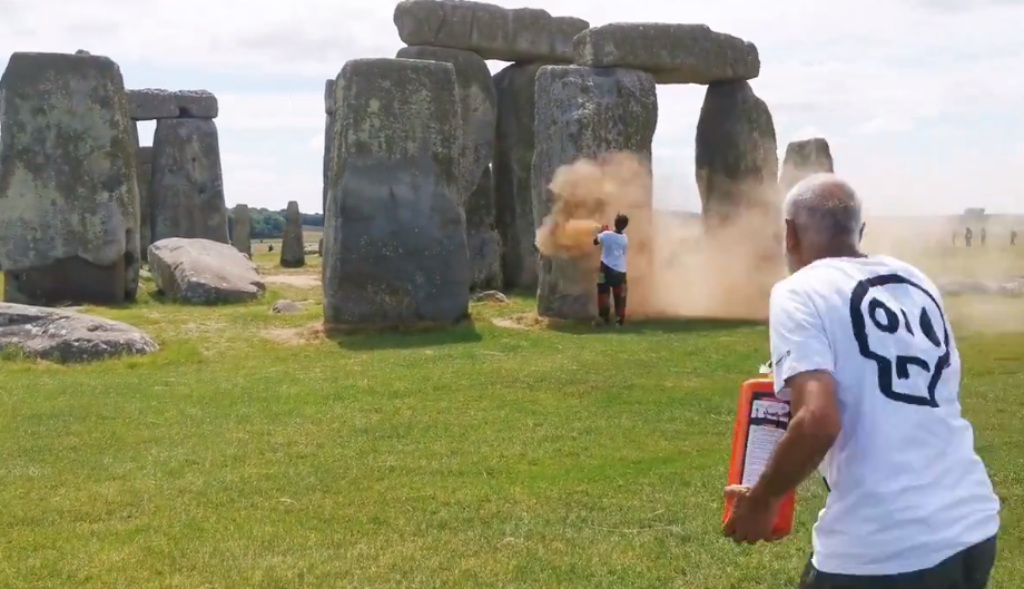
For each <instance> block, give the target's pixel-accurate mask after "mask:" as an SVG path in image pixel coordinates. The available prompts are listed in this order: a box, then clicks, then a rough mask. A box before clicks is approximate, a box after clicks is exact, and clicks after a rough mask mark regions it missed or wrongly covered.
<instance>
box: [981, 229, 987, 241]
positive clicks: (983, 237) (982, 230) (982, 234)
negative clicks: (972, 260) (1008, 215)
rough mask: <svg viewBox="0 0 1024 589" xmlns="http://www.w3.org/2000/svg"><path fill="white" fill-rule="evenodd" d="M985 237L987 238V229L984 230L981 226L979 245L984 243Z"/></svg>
mask: <svg viewBox="0 0 1024 589" xmlns="http://www.w3.org/2000/svg"><path fill="white" fill-rule="evenodd" d="M987 238H988V231H985V228H984V227H982V228H981V245H985V240H986V239H987Z"/></svg>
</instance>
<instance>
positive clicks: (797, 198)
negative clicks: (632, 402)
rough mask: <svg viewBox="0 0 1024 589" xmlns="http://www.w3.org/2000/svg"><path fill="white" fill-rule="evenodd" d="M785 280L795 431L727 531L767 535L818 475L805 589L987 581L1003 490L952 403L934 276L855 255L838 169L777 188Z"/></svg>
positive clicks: (853, 215) (775, 365)
mask: <svg viewBox="0 0 1024 589" xmlns="http://www.w3.org/2000/svg"><path fill="white" fill-rule="evenodd" d="M784 211H785V223H786V242H785V252H786V262H787V266H788V267H789V270H790V272H791V274H790V276H789V277H788V278H786V279H784V280H782V281H780V282H779V283H777V284H776V285H775V286H774V287H773V288H772V293H771V300H770V302H769V319H768V333H769V339H770V345H771V357H772V358H773V362H772V372H773V379H774V382H775V391H776V393H777V394H778V395H779V396H780V397H782V398H784V399H788V400H789V401H790V403H791V416H790V419H789V427H788V429H787V431H786V433H785V434H784V435H783V436H782V439H781V440H780V441H779V443H778V446H777V447H776V449H775V451H774V453H773V455H772V457H771V458H770V460H769V461H768V465H767V467H766V468H765V469H764V471H763V474H762V475H761V476H760V478H759V479H758V480H757V482H756V483H755V484H754V485H753V486H752V487H747V486H730V487H727V488H726V489H725V492H726V495H727V496H728V497H730V498H732V499H734V500H735V503H734V508H733V511H732V514H731V516H730V518H729V520H728V521H727V522H726V523H725V525H724V530H723V531H724V533H725V535H726V536H728V537H730V538H732V539H733V540H734V541H736V542H746V543H751V544H752V543H756V542H758V541H762V540H767V541H771V540H773V537H772V524H773V523H774V520H775V516H776V508H777V506H778V504H779V501H781V499H782V498H783V497H785V496H786V494H788V493H789V492H790V491H792V490H793V489H795V488H796V487H797V486H798V485H800V483H801V482H803V481H804V479H806V478H807V477H808V476H811V475H812V473H814V472H815V471H816V470H817V471H818V472H819V473H820V475H821V476H822V477H823V479H824V482H825V488H826V489H827V490H828V497H827V499H826V500H825V506H824V508H823V509H822V510H821V512H820V513H819V514H818V521H817V522H816V523H815V524H814V528H813V531H812V533H811V544H812V554H811V558H810V561H809V562H808V563H807V565H806V568H805V569H804V573H803V576H802V578H801V580H800V584H799V587H800V588H801V589H984V588H985V587H987V586H988V582H989V575H990V573H991V571H992V568H993V566H994V564H995V560H996V542H997V540H996V536H997V534H998V532H999V526H1000V521H999V509H1000V504H999V498H998V497H997V496H996V494H995V491H994V490H993V488H992V482H991V480H990V479H989V476H988V473H987V472H986V469H985V463H984V462H982V460H981V458H980V457H979V456H978V454H977V453H976V451H975V449H974V430H973V428H972V427H971V424H970V422H968V421H967V420H966V419H964V417H963V415H962V412H961V407H960V392H961V391H960V379H961V365H960V354H959V352H958V351H957V346H956V340H955V338H954V335H953V328H952V327H951V326H950V324H949V321H948V319H947V315H946V312H945V309H944V305H943V303H942V295H941V294H940V293H939V290H938V288H937V287H936V286H935V284H934V283H933V282H932V281H931V280H930V279H929V278H928V277H927V276H926V275H925V274H924V273H923V272H921V271H920V270H918V269H917V268H915V267H913V266H911V265H910V264H907V263H906V262H903V261H901V260H897V259H895V258H891V257H889V256H874V255H865V254H864V253H862V252H861V251H860V241H861V238H862V236H863V232H864V222H863V220H862V213H861V202H860V198H859V197H858V196H857V194H856V192H854V190H853V188H851V187H850V185H849V184H847V183H846V182H843V181H842V180H840V179H839V178H837V177H835V176H834V175H832V174H816V175H814V176H810V177H809V178H806V179H805V180H804V181H803V182H801V183H800V184H797V185H796V186H795V187H794V188H793V190H792V191H791V192H790V193H789V195H788V196H787V197H786V201H785V205H784Z"/></svg>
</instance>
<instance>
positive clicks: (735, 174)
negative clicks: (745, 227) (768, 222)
mask: <svg viewBox="0 0 1024 589" xmlns="http://www.w3.org/2000/svg"><path fill="white" fill-rule="evenodd" d="M776 150H777V146H776V142H775V124H774V123H773V121H772V113H771V112H770V111H769V110H768V105H766V104H765V103H764V101H763V100H761V99H760V98H758V97H757V95H755V94H754V91H753V89H751V87H750V84H748V83H747V82H718V83H714V84H710V85H709V86H708V89H707V92H706V93H705V95H704V104H703V105H702V106H701V109H700V118H699V119H698V121H697V139H696V175H697V188H698V190H699V192H700V200H701V205H702V208H703V215H704V220H705V223H706V224H707V225H708V226H709V227H712V228H713V227H715V226H718V225H727V224H729V223H731V222H732V221H734V220H735V219H736V218H737V217H739V216H741V215H746V214H748V213H750V212H752V211H758V212H761V211H769V212H768V214H771V212H770V211H771V210H772V209H774V208H776V207H777V206H778V205H779V204H780V203H779V198H778V191H777V186H778V184H777V182H778V180H777V178H778V175H779V156H778V153H777V151H776ZM775 218H777V217H775Z"/></svg>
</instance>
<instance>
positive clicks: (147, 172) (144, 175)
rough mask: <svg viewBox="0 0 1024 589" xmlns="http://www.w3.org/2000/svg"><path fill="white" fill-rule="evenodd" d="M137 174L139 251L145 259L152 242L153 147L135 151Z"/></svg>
mask: <svg viewBox="0 0 1024 589" xmlns="http://www.w3.org/2000/svg"><path fill="white" fill-rule="evenodd" d="M135 175H136V177H137V178H138V184H139V251H140V252H141V253H142V259H143V261H145V259H146V255H147V250H148V249H149V244H150V232H151V228H150V216H149V185H150V183H151V182H152V181H153V148H152V146H146V147H140V148H139V149H138V151H136V152H135Z"/></svg>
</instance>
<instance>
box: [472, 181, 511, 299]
mask: <svg viewBox="0 0 1024 589" xmlns="http://www.w3.org/2000/svg"><path fill="white" fill-rule="evenodd" d="M466 244H467V247H468V248H469V263H470V266H471V267H472V269H473V282H472V289H473V290H488V289H500V288H501V287H502V285H501V237H500V236H499V235H498V230H497V229H496V228H495V224H494V182H493V180H492V178H491V169H490V168H489V167H488V168H484V173H483V174H481V175H480V181H479V182H478V183H477V186H476V189H475V190H473V192H472V193H470V195H469V200H468V201H467V202H466Z"/></svg>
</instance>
